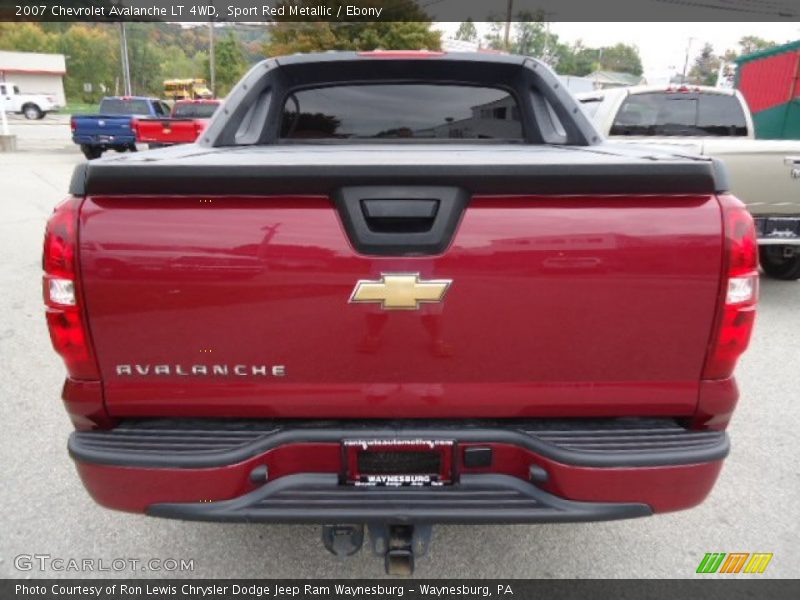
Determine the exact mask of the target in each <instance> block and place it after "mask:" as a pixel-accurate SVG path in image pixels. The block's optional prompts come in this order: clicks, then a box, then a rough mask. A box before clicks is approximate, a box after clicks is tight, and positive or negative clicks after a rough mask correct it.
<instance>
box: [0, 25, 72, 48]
mask: <svg viewBox="0 0 800 600" xmlns="http://www.w3.org/2000/svg"><path fill="white" fill-rule="evenodd" d="M57 43H58V35H56V34H52V33H47V32H45V31H44V30H43V29H42V27H41V25H39V24H38V23H0V50H15V51H17V52H53V51H54V50H55V48H56V44H57Z"/></svg>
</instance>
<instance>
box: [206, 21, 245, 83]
mask: <svg viewBox="0 0 800 600" xmlns="http://www.w3.org/2000/svg"><path fill="white" fill-rule="evenodd" d="M215 66H216V81H215V85H216V88H217V89H216V90H214V92H215V93H216V94H217V96H220V97H222V96H225V95H227V94H228V92H230V91H231V88H232V87H233V86H234V85H236V83H237V82H238V81H239V80H240V79H241V78H242V75H244V73H245V71H247V62H246V61H245V59H244V51H243V49H242V42H241V41H239V38H238V37H236V35H235V34H234V33H233V31H228V33H227V35H226V36H225V37H224V38H222V39H221V40H220V41H219V42H217V45H216V47H215ZM206 71H207V75H206V77H207V78H208V79H209V81H210V79H211V72H210V68H209V67H208V58H207V57H206Z"/></svg>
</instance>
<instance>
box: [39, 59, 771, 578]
mask: <svg viewBox="0 0 800 600" xmlns="http://www.w3.org/2000/svg"><path fill="white" fill-rule="evenodd" d="M70 193H71V195H70V197H69V198H68V199H66V200H65V201H64V202H63V203H62V204H60V205H59V206H58V207H57V208H56V210H55V212H54V214H53V216H52V218H51V219H50V221H49V223H48V226H47V231H46V239H45V249H44V270H45V277H44V294H45V302H46V305H47V320H48V324H49V327H50V334H51V337H52V341H53V344H54V346H55V349H56V350H57V351H58V353H59V354H60V355H61V356H62V358H63V359H64V362H65V363H66V367H67V371H68V377H67V380H66V384H65V386H64V390H63V398H64V401H65V404H66V407H67V410H68V412H69V414H70V416H71V418H72V420H73V422H74V424H75V427H76V429H77V431H76V432H75V433H73V434H72V436H71V437H70V441H69V451H70V453H71V456H72V458H73V459H74V460H75V463H76V465H77V468H78V472H79V474H80V477H81V479H82V480H83V482H84V484H85V486H86V488H87V489H88V491H89V493H90V494H91V495H92V497H93V498H94V499H95V500H96V501H97V502H98V503H100V504H102V505H103V506H107V507H110V508H115V509H119V510H125V511H132V512H140V513H147V514H149V515H153V516H157V517H171V518H178V519H196V520H210V521H247V522H306V523H308V522H311V523H320V524H323V525H324V527H323V540H324V541H325V545H326V546H327V547H328V548H329V549H330V550H332V551H334V552H336V553H338V554H348V553H351V552H354V551H355V550H357V549H358V548H359V547H360V545H361V543H362V540H363V531H364V525H367V526H368V527H369V529H370V535H371V538H372V543H373V550H374V551H375V552H377V553H379V554H382V555H384V556H385V559H386V564H387V568H388V569H389V571H390V572H393V573H399V572H408V571H410V569H411V568H413V558H414V555H415V553H419V552H420V551H421V550H424V548H425V547H426V544H427V540H428V536H429V534H430V525H431V524H433V523H540V522H562V521H563V522H566V521H593V520H604V519H622V518H629V517H641V516H645V515H650V514H652V513H659V512H667V511H674V510H680V509H684V508H688V507H691V506H694V505H696V504H698V503H699V502H701V501H702V500H703V499H704V498H705V497H706V495H707V494H708V493H709V491H710V489H711V487H712V486H713V484H714V481H715V480H716V478H717V475H718V474H719V471H720V468H721V466H722V461H723V459H724V458H725V456H726V455H727V453H728V436H727V434H726V432H725V428H726V427H727V424H728V421H729V418H730V415H731V412H732V411H733V409H734V405H735V404H736V400H737V388H736V383H735V380H734V378H733V374H732V373H733V369H734V365H735V363H736V360H737V358H738V357H739V355H740V354H741V353H742V352H743V351H744V350H745V347H746V346H747V343H748V339H749V337H750V331H751V328H752V324H753V318H754V314H755V304H756V295H757V284H758V275H757V254H758V250H757V246H756V238H755V231H754V227H753V221H752V218H751V217H750V215H749V214H748V213H747V211H746V210H745V209H744V207H743V205H742V204H741V203H740V202H739V201H738V200H736V199H735V198H734V197H732V196H731V195H730V194H729V193H728V191H727V182H726V179H725V176H724V173H723V172H722V167H721V164H719V163H717V162H715V161H713V160H711V159H707V158H703V157H697V156H682V155H675V154H670V153H668V152H665V151H658V150H652V149H647V148H644V147H641V148H639V147H635V146H627V145H619V144H617V145H610V144H606V143H605V142H604V141H603V139H602V138H601V136H600V135H599V134H598V133H597V131H596V130H595V129H594V127H593V126H592V125H591V124H590V122H589V121H588V120H587V118H586V116H585V115H584V113H583V112H582V111H581V110H580V108H579V106H578V104H577V103H576V101H575V100H574V99H573V97H572V96H571V95H570V94H569V93H568V92H567V91H566V90H565V89H564V88H563V87H562V86H561V85H560V84H559V82H558V79H557V77H556V76H555V75H554V74H553V73H552V72H551V71H550V70H549V69H548V68H547V67H546V66H544V65H543V64H541V63H539V62H537V61H535V60H532V59H529V58H524V57H518V56H506V55H481V54H469V55H467V54H445V53H434V52H367V53H361V54H355V53H326V54H319V55H305V56H303V55H298V56H292V57H286V58H276V59H270V60H267V61H265V62H262V63H260V64H259V65H257V66H256V67H254V68H253V69H252V70H251V71H250V72H249V73H248V74H247V75H246V76H245V78H244V79H243V80H242V81H241V82H240V83H239V85H238V86H237V87H236V88H235V89H234V91H233V92H232V93H231V95H230V96H229V98H228V99H227V100H226V102H225V104H224V106H223V107H222V108H221V109H220V110H219V111H218V112H217V114H216V115H215V117H214V118H213V119H212V121H211V123H210V125H209V127H208V128H207V129H206V130H205V131H204V133H203V135H202V136H201V138H200V139H199V140H198V142H197V143H196V144H191V145H185V146H181V147H174V148H168V149H162V150H156V151H153V152H146V153H139V154H137V155H123V156H119V157H113V158H108V159H104V160H98V161H92V162H91V163H87V164H84V165H81V166H79V167H78V168H77V169H76V171H75V175H74V177H73V180H72V183H71V190H70ZM341 524H346V525H341Z"/></svg>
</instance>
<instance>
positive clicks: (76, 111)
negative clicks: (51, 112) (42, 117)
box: [59, 102, 97, 115]
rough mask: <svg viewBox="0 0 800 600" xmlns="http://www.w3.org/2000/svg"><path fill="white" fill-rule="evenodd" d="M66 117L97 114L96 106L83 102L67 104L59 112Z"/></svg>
mask: <svg viewBox="0 0 800 600" xmlns="http://www.w3.org/2000/svg"><path fill="white" fill-rule="evenodd" d="M59 112H62V113H66V114H68V115H88V114H90V113H96V112H97V105H96V104H86V103H84V102H67V106H66V107H64V109H63V110H61V111H59Z"/></svg>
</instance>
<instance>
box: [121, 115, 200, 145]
mask: <svg viewBox="0 0 800 600" xmlns="http://www.w3.org/2000/svg"><path fill="white" fill-rule="evenodd" d="M199 130H200V127H199V125H198V123H197V122H195V120H194V119H138V120H137V122H136V139H137V140H138V141H140V142H144V143H148V142H151V143H153V142H155V143H160V144H188V143H191V142H193V141H195V140H196V139H197V136H198V132H199Z"/></svg>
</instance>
